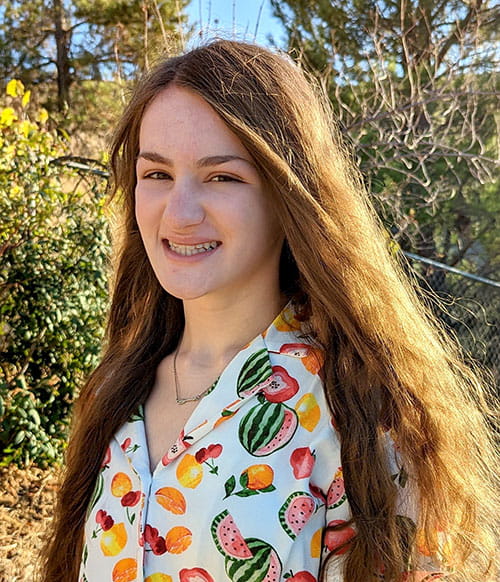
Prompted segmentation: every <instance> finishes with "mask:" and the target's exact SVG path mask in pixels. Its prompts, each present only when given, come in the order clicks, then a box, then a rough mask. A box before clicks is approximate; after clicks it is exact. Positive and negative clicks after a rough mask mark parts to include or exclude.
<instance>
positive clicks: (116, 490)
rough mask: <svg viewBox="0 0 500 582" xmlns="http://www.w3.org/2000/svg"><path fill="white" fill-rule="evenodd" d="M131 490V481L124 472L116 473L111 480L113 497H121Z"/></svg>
mask: <svg viewBox="0 0 500 582" xmlns="http://www.w3.org/2000/svg"><path fill="white" fill-rule="evenodd" d="M130 491H132V481H131V480H130V477H129V476H128V475H126V474H125V473H117V474H116V475H114V477H113V479H112V480H111V494H112V495H114V496H115V497H123V496H124V495H126V494H127V493H129V492H130Z"/></svg>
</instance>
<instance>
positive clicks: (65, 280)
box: [0, 81, 110, 466]
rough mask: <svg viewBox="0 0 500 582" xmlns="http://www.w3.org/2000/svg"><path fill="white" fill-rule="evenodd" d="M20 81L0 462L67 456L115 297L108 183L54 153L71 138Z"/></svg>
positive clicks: (1, 148) (4, 182) (0, 195)
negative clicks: (110, 289) (75, 408)
mask: <svg viewBox="0 0 500 582" xmlns="http://www.w3.org/2000/svg"><path fill="white" fill-rule="evenodd" d="M29 102H30V93H29V91H26V92H25V91H24V87H23V86H22V84H21V83H20V82H19V81H10V82H9V84H8V85H7V95H6V96H5V97H4V98H3V103H2V102H1V101H0V216H1V217H2V219H1V221H0V261H1V262H0V352H1V357H0V358H1V359H0V363H1V370H0V423H1V427H0V447H1V452H0V465H7V464H9V463H12V462H15V463H17V464H19V465H26V464H29V463H31V462H35V463H36V464H38V465H41V466H44V465H47V464H51V463H54V462H57V461H59V460H60V458H61V454H62V452H63V450H64V446H65V443H66V438H67V431H68V423H69V413H70V411H71V406H72V403H73V401H74V399H75V396H76V395H77V391H78V386H79V385H80V384H81V382H82V380H83V378H84V377H85V376H86V375H87V374H88V373H89V372H90V370H91V369H92V368H93V367H94V366H95V365H96V363H97V359H98V356H99V351H100V342H101V338H102V331H103V323H104V313H105V310H106V303H107V295H108V294H107V257H108V255H109V248H110V242H109V227H108V220H107V218H106V215H105V212H104V190H105V182H104V180H102V178H97V177H90V176H83V175H79V174H77V173H76V172H75V171H74V170H71V169H69V168H67V167H64V166H60V165H56V164H54V163H53V162H54V160H55V159H57V158H59V157H61V156H63V155H65V154H67V151H66V146H65V142H64V141H63V139H62V138H60V137H59V136H58V135H57V134H56V133H55V132H54V131H50V130H49V128H48V127H47V117H48V116H47V113H46V112H45V111H44V110H40V111H33V110H32V107H31V106H30V103H29Z"/></svg>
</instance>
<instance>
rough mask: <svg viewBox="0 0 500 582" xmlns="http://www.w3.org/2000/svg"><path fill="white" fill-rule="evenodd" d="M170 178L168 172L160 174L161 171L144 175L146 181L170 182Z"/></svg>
mask: <svg viewBox="0 0 500 582" xmlns="http://www.w3.org/2000/svg"><path fill="white" fill-rule="evenodd" d="M170 178H171V177H170V174H167V173H166V172H160V171H159V170H155V171H154V172H148V173H147V174H144V179H146V180H169V179H170Z"/></svg>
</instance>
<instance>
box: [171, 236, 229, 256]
mask: <svg viewBox="0 0 500 582" xmlns="http://www.w3.org/2000/svg"><path fill="white" fill-rule="evenodd" d="M167 243H168V248H169V249H170V250H171V251H173V252H174V253H177V254H178V255H183V256H186V257H190V256H191V255H199V254H200V253H207V252H209V251H213V250H214V249H216V248H217V247H218V246H219V245H220V244H221V243H220V242H218V241H216V240H212V241H208V242H204V243H199V244H197V245H179V244H176V243H173V242H172V241H167Z"/></svg>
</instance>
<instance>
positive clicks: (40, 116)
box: [38, 108, 49, 123]
mask: <svg viewBox="0 0 500 582" xmlns="http://www.w3.org/2000/svg"><path fill="white" fill-rule="evenodd" d="M48 118H49V114H48V113H47V110H46V109H43V108H42V109H40V111H39V112H38V121H39V122H40V123H45V122H46V121H47V119H48Z"/></svg>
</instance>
